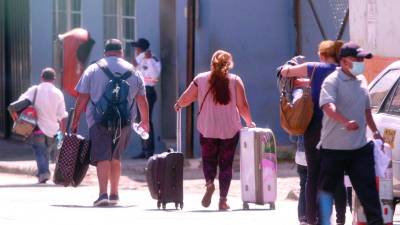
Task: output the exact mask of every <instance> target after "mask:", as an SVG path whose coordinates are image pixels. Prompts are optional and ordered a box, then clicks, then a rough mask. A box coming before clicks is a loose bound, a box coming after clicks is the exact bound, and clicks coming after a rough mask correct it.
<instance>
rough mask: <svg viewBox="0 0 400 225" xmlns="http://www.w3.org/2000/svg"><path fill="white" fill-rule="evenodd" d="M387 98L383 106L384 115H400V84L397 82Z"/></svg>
mask: <svg viewBox="0 0 400 225" xmlns="http://www.w3.org/2000/svg"><path fill="white" fill-rule="evenodd" d="M393 90H394V91H393V92H392V94H391V95H390V96H389V98H388V99H387V101H386V102H385V106H384V110H383V112H384V113H387V114H391V115H400V82H397V84H396V87H395V89H393Z"/></svg>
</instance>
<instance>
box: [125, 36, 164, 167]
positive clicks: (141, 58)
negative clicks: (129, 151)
mask: <svg viewBox="0 0 400 225" xmlns="http://www.w3.org/2000/svg"><path fill="white" fill-rule="evenodd" d="M131 44H132V46H133V47H134V48H135V54H136V57H135V58H133V59H132V64H133V66H134V67H135V69H136V70H138V71H140V72H141V74H142V76H143V79H144V83H145V87H146V98H147V101H148V103H149V112H150V114H149V117H150V132H149V139H147V140H142V152H141V153H140V154H139V155H138V156H135V157H133V158H136V159H139V158H149V157H150V156H152V155H153V154H154V129H153V123H152V121H151V118H152V115H153V108H154V103H155V102H156V101H157V93H156V89H155V86H156V85H157V83H158V80H159V77H160V73H161V63H160V61H159V60H158V59H157V58H156V57H155V56H154V55H153V54H152V53H151V51H150V49H149V47H150V43H149V41H148V40H146V39H144V38H139V39H138V40H137V41H136V42H132V43H131Z"/></svg>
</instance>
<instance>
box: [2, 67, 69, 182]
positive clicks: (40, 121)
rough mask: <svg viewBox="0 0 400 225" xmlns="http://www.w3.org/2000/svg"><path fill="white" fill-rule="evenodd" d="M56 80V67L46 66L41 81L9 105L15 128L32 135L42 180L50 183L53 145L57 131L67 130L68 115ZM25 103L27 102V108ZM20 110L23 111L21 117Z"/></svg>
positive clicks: (30, 137) (30, 136)
mask: <svg viewBox="0 0 400 225" xmlns="http://www.w3.org/2000/svg"><path fill="white" fill-rule="evenodd" d="M55 80H56V72H55V71H54V69H52V68H45V69H44V70H43V71H42V73H41V83H40V84H39V85H35V86H33V87H30V88H29V89H28V90H27V91H26V92H25V93H23V94H22V95H21V96H20V97H19V99H18V101H17V102H15V103H19V104H13V103H12V104H11V105H10V107H9V110H10V112H11V115H12V117H13V120H14V121H15V124H14V129H13V131H14V132H15V133H17V134H19V135H23V136H25V137H28V136H29V140H30V142H31V144H32V148H33V151H34V153H35V158H36V163H37V167H38V174H37V176H38V181H39V183H46V181H47V180H49V179H50V170H49V149H50V148H52V147H53V146H54V136H55V135H56V134H57V132H58V131H60V130H61V131H63V130H64V125H63V124H64V123H63V120H64V119H65V118H66V117H67V116H68V113H67V112H66V111H65V101H64V95H63V93H62V92H61V91H60V90H59V89H58V88H57V87H56V86H55V85H54V82H55ZM29 102H31V104H29ZM24 105H26V106H27V107H25V109H24ZM16 106H17V107H16ZM18 109H19V110H18ZM18 111H22V113H21V114H20V115H19V117H18V116H17V112H18ZM35 114H36V115H35ZM29 118H31V119H29ZM31 120H32V121H31ZM22 130H23V132H21V131H22Z"/></svg>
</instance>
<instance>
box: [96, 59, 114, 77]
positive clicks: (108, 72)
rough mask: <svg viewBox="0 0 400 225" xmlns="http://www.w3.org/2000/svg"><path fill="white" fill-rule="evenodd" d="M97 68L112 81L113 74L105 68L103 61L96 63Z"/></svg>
mask: <svg viewBox="0 0 400 225" xmlns="http://www.w3.org/2000/svg"><path fill="white" fill-rule="evenodd" d="M96 64H97V66H98V67H99V68H100V69H101V70H102V71H103V72H104V74H105V75H106V76H107V77H108V79H110V80H113V79H114V78H115V76H114V74H113V73H112V72H111V70H110V69H109V68H108V67H107V65H106V64H105V63H104V61H103V60H99V61H97V62H96Z"/></svg>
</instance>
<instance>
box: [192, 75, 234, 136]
mask: <svg viewBox="0 0 400 225" xmlns="http://www.w3.org/2000/svg"><path fill="white" fill-rule="evenodd" d="M209 77H210V72H205V73H201V74H199V75H197V76H196V77H195V78H194V81H195V83H196V84H197V85H198V94H197V102H198V105H199V109H200V106H201V103H202V102H203V100H204V105H203V109H202V110H201V112H200V114H199V115H198V117H197V129H198V131H199V132H200V133H201V134H202V135H203V136H204V137H206V138H219V139H229V138H233V137H234V136H235V135H236V134H237V132H239V130H240V129H241V128H242V123H241V121H240V115H239V110H238V108H237V106H236V99H237V97H236V85H237V84H236V80H240V77H239V76H236V75H234V74H229V79H230V82H229V91H230V92H231V101H230V102H229V103H228V104H227V105H220V104H217V103H215V102H214V100H213V95H212V93H211V92H210V93H209V94H208V95H207V97H206V98H205V99H204V96H205V95H206V93H207V91H208V89H209V87H210V85H209V82H208V80H209Z"/></svg>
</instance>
